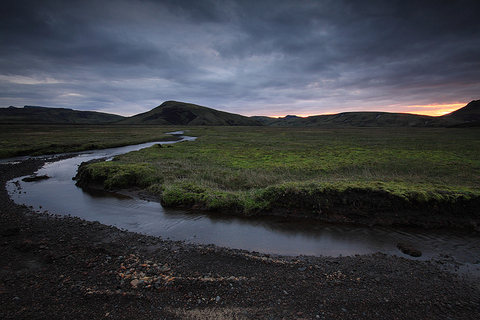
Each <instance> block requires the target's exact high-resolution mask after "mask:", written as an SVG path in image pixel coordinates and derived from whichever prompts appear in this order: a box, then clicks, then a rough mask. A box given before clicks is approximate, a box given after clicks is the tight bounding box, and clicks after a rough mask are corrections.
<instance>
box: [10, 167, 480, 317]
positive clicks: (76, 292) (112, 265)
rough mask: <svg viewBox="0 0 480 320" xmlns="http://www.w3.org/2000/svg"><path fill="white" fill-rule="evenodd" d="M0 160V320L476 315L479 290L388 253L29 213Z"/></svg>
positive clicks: (430, 264) (428, 264)
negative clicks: (227, 244) (341, 252)
mask: <svg viewBox="0 0 480 320" xmlns="http://www.w3.org/2000/svg"><path fill="white" fill-rule="evenodd" d="M42 164H43V162H42V161H41V160H29V161H26V162H23V163H20V164H4V165H0V248H1V256H0V319H64V318H69V319H100V318H112V319H478V315H479V314H480V295H479V291H480V286H479V281H478V279H477V278H473V279H466V278H462V277H461V276H458V275H456V274H453V273H450V272H448V271H444V270H443V269H441V268H440V266H439V264H438V262H434V261H417V260H414V259H406V258H402V257H396V256H389V255H385V254H380V253H377V254H372V255H361V256H354V257H340V258H331V257H307V256H299V257H283V256H273V255H264V254H260V253H256V252H247V251H242V250H232V249H228V248H220V247H216V246H211V245H208V246H202V245H192V244H187V243H183V242H173V241H167V240H163V239H161V238H156V237H151V236H145V235H140V234H135V233H132V232H126V231H122V230H119V229H117V228H115V227H111V226H105V225H102V224H100V223H97V222H87V221H84V220H81V219H78V218H74V217H58V216H52V215H49V214H48V213H38V212H33V211H31V210H30V209H29V208H26V207H24V206H18V205H16V204H14V203H13V201H11V199H10V198H9V197H8V194H7V192H6V190H5V182H6V181H7V180H9V179H12V178H14V177H18V176H21V175H26V174H31V173H33V172H34V171H36V169H37V168H38V167H39V166H41V165H42Z"/></svg>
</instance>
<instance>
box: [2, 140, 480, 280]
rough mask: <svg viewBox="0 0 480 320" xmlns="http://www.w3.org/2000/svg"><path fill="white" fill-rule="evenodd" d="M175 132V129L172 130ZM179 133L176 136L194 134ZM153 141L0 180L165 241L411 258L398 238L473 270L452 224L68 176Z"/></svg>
mask: <svg viewBox="0 0 480 320" xmlns="http://www.w3.org/2000/svg"><path fill="white" fill-rule="evenodd" d="M176 134H178V133H176ZM194 139H195V138H192V137H184V140H194ZM156 143H160V144H167V143H173V142H154V143H147V144H141V145H136V146H128V147H123V148H114V149H105V150H98V151H93V152H86V153H81V154H78V155H77V156H75V157H72V158H68V159H65V160H60V161H56V162H53V163H49V164H47V165H45V166H44V167H43V168H41V169H40V170H39V171H38V172H37V175H38V176H40V175H48V176H49V177H50V178H49V179H47V180H40V181H35V182H24V181H22V178H24V177H20V178H16V179H14V180H11V181H9V182H8V183H7V190H8V192H9V194H10V197H11V198H12V199H13V200H14V201H15V202H16V203H18V204H25V205H28V206H31V207H33V208H34V210H37V211H48V212H50V213H53V214H59V215H71V216H78V217H81V218H84V219H86V220H90V221H99V222H101V223H103V224H108V225H114V226H117V227H118V228H121V229H126V230H130V231H134V232H139V233H144V234H149V235H154V236H161V237H162V238H169V239H172V240H185V241H188V242H194V243H203V244H215V245H218V246H223V247H230V248H235V249H246V250H250V251H258V252H262V253H270V254H283V255H294V256H297V255H315V256H320V255H323V256H339V255H343V256H346V255H355V254H367V253H375V252H383V253H387V254H392V255H398V256H404V257H408V258H411V257H409V256H407V255H405V254H403V253H402V252H401V251H399V250H398V249H397V243H399V242H404V243H407V244H410V245H412V246H414V247H415V248H417V249H418V250H420V251H422V253H423V255H422V257H420V258H412V259H421V260H426V259H432V258H433V259H434V260H436V261H441V262H442V263H444V264H445V266H448V267H449V268H453V269H455V270H456V271H461V272H462V271H463V272H467V273H473V274H475V275H480V233H479V232H474V231H465V230H456V229H438V230H423V229H417V228H390V227H366V226H355V225H347V224H330V223H325V222H320V221H312V220H305V219H300V220H299V219H288V218H279V217H262V218H240V217H230V216H220V215H216V214H211V213H206V212H198V211H191V210H178V209H170V208H163V207H162V206H161V205H160V204H159V203H158V202H155V201H146V200H142V199H138V198H134V197H130V196H126V195H119V194H112V193H108V192H98V193H86V192H84V191H83V190H82V189H81V188H78V187H77V186H75V181H73V180H72V178H73V177H74V176H75V174H76V170H77V168H78V166H79V165H80V164H81V163H82V162H84V161H89V160H92V159H96V158H111V157H113V156H115V155H118V154H121V153H126V152H130V151H134V150H139V149H142V148H145V147H148V146H151V145H153V144H156Z"/></svg>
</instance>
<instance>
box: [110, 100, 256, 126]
mask: <svg viewBox="0 0 480 320" xmlns="http://www.w3.org/2000/svg"><path fill="white" fill-rule="evenodd" d="M119 124H148V125H188V126H259V125H263V124H262V123H261V122H260V121H258V120H255V119H252V118H250V117H245V116H241V115H239V114H234V113H228V112H224V111H218V110H215V109H211V108H207V107H203V106H199V105H196V104H192V103H185V102H178V101H165V102H164V103H162V104H161V105H160V106H158V107H156V108H154V109H152V110H150V111H148V112H145V113H141V114H138V115H135V116H133V117H130V118H128V119H125V120H122V121H120V122H119Z"/></svg>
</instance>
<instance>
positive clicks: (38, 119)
mask: <svg viewBox="0 0 480 320" xmlns="http://www.w3.org/2000/svg"><path fill="white" fill-rule="evenodd" d="M122 119H124V117H122V116H119V115H115V114H109V113H101V112H95V111H77V110H72V109H66V108H46V107H37V106H25V107H23V108H16V107H12V106H10V107H8V108H0V123H2V124H69V123H70V124H99V123H113V122H117V121H119V120H122Z"/></svg>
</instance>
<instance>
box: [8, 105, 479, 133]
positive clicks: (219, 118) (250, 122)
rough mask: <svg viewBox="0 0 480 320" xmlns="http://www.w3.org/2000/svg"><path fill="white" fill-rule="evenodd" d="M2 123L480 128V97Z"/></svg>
mask: <svg viewBox="0 0 480 320" xmlns="http://www.w3.org/2000/svg"><path fill="white" fill-rule="evenodd" d="M0 123H1V124H33V123H38V124H68V123H72V124H101V123H105V124H107V123H109V124H112V123H115V124H119V125H122V124H123V125H186V126H298V127H458V128H463V127H480V100H474V101H472V102H470V103H469V104H467V105H466V106H465V107H463V108H461V109H458V110H456V111H454V112H452V113H449V114H447V115H444V116H440V117H431V116H423V115H415V114H408V113H390V112H343V113H339V114H333V115H319V116H310V117H306V118H302V117H297V116H295V115H288V116H286V117H284V118H270V117H264V116H255V117H245V116H242V115H239V114H234V113H228V112H223V111H219V110H215V109H211V108H207V107H203V106H199V105H195V104H191V103H185V102H178V101H166V102H164V103H162V104H161V105H160V106H158V107H156V108H154V109H152V110H150V111H148V112H145V113H141V114H137V115H135V116H132V117H122V116H118V115H114V114H108V113H101V112H93V111H76V110H72V109H65V108H46V107H36V106H25V107H23V108H16V107H8V108H0Z"/></svg>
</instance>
